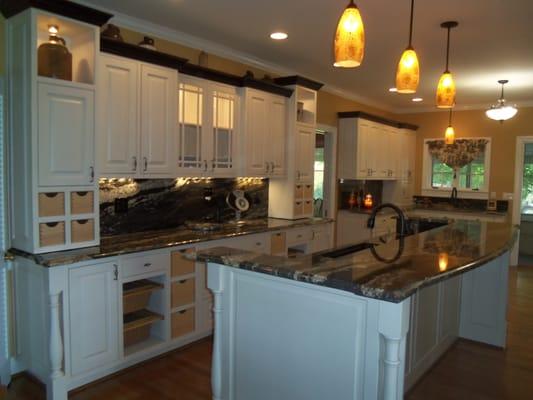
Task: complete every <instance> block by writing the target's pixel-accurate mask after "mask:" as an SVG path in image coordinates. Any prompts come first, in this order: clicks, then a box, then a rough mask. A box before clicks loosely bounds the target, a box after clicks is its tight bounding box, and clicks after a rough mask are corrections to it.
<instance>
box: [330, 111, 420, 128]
mask: <svg viewBox="0 0 533 400" xmlns="http://www.w3.org/2000/svg"><path fill="white" fill-rule="evenodd" d="M337 116H338V117H339V118H362V119H366V120H368V121H373V122H379V123H380V124H384V125H389V126H393V127H395V128H401V129H411V130H413V131H416V130H418V125H413V124H410V123H408V122H399V121H394V120H392V119H388V118H384V117H380V116H378V115H373V114H368V113H366V112H364V111H343V112H339V113H337Z"/></svg>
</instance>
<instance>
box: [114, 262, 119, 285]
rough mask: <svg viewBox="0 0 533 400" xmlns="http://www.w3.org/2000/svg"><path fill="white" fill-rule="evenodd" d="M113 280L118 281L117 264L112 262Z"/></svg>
mask: <svg viewBox="0 0 533 400" xmlns="http://www.w3.org/2000/svg"><path fill="white" fill-rule="evenodd" d="M113 280H114V281H118V265H117V264H113Z"/></svg>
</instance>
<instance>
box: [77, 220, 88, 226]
mask: <svg viewBox="0 0 533 400" xmlns="http://www.w3.org/2000/svg"><path fill="white" fill-rule="evenodd" d="M76 222H77V223H78V224H80V225H85V224H86V223H87V222H89V220H88V219H77V220H76Z"/></svg>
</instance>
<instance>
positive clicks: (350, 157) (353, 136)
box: [339, 118, 414, 180]
mask: <svg viewBox="0 0 533 400" xmlns="http://www.w3.org/2000/svg"><path fill="white" fill-rule="evenodd" d="M402 131H403V130H402V129H398V128H396V127H393V126H389V125H385V124H381V123H378V122H374V121H368V120H366V119H363V118H340V119H339V178H342V179H367V180H368V179H373V180H396V179H402V168H403V169H404V170H405V171H407V170H410V171H411V175H412V171H413V170H414V153H413V155H412V157H411V154H410V153H409V154H406V153H405V152H406V151H407V150H409V151H414V146H413V145H412V141H409V146H407V139H406V137H407V136H406V135H404V134H403V132H402ZM410 140H412V139H410ZM404 141H405V142H406V143H405V145H404V143H403V142H404ZM407 156H409V157H411V160H412V161H411V164H408V165H407V164H405V165H404V162H406V157H407Z"/></svg>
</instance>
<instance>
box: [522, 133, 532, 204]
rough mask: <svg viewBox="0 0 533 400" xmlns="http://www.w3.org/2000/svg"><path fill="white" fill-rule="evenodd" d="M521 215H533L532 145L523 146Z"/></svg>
mask: <svg viewBox="0 0 533 400" xmlns="http://www.w3.org/2000/svg"><path fill="white" fill-rule="evenodd" d="M521 200H522V202H521V204H522V206H521V212H522V214H533V143H526V144H525V146H524V175H523V176H522V198H521Z"/></svg>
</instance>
